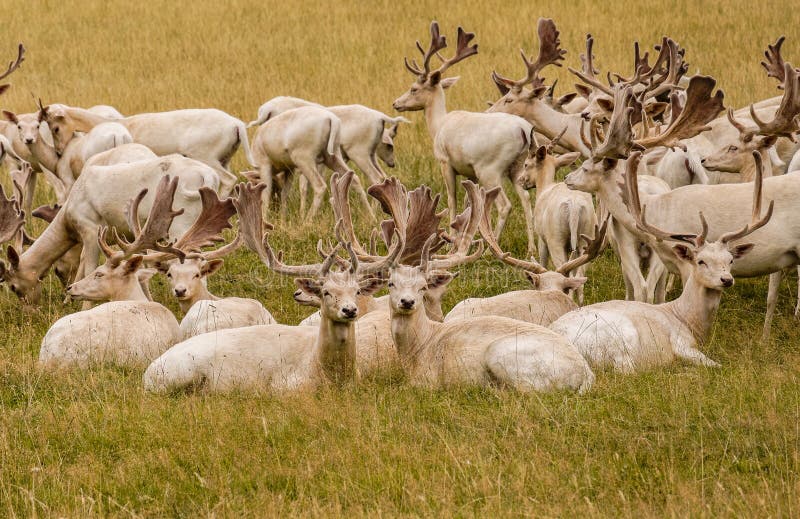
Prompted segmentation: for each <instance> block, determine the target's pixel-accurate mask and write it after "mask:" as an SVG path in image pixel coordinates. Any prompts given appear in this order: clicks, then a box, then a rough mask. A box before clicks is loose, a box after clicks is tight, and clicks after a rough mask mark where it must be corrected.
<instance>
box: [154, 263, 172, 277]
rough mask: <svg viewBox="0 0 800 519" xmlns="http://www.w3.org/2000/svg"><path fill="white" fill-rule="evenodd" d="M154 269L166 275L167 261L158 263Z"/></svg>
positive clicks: (167, 270) (167, 269)
mask: <svg viewBox="0 0 800 519" xmlns="http://www.w3.org/2000/svg"><path fill="white" fill-rule="evenodd" d="M154 267H155V269H156V270H157V271H159V272H160V273H162V274H166V273H167V272H169V262H168V261H159V262H157V263H156V264H155V265H154Z"/></svg>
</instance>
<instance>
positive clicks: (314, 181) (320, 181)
mask: <svg viewBox="0 0 800 519" xmlns="http://www.w3.org/2000/svg"><path fill="white" fill-rule="evenodd" d="M296 164H297V168H298V169H299V170H300V172H301V173H302V174H303V175H304V176H305V177H306V180H308V182H309V184H311V189H312V191H313V192H314V198H313V199H312V200H311V208H310V209H309V210H308V213H307V214H305V215H304V216H305V219H306V221H307V222H310V221H311V220H312V219H313V218H314V217H315V216H316V215H317V211H319V208H320V206H321V205H322V200H323V199H324V197H325V191H326V188H325V178H324V177H323V176H322V174H320V172H319V171H318V170H317V164H316V162H315V161H313V160H312V161H303V162H296Z"/></svg>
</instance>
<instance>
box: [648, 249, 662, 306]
mask: <svg viewBox="0 0 800 519" xmlns="http://www.w3.org/2000/svg"><path fill="white" fill-rule="evenodd" d="M645 284H646V285H647V302H648V303H650V304H653V303H655V304H659V303H663V302H664V299H665V297H666V294H665V289H666V284H667V268H666V267H665V266H664V263H663V262H662V261H661V260H660V259H659V258H658V256H657V255H656V254H655V251H654V252H653V254H651V256H650V268H649V269H647V279H646V281H645Z"/></svg>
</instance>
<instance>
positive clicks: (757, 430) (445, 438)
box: [0, 0, 800, 517]
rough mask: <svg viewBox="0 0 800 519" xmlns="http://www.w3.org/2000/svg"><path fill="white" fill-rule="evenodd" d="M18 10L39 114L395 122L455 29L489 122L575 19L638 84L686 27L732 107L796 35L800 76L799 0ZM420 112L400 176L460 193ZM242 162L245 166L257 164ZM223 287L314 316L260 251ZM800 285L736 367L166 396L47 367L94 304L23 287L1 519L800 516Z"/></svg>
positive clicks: (492, 289) (6, 328)
mask: <svg viewBox="0 0 800 519" xmlns="http://www.w3.org/2000/svg"><path fill="white" fill-rule="evenodd" d="M3 4H4V5H3V9H2V12H3V22H4V23H3V25H4V30H3V32H2V35H0V52H2V54H0V55H2V56H5V57H6V58H7V59H10V58H11V54H12V53H13V51H14V48H15V47H14V46H15V44H16V42H18V41H20V40H21V41H24V42H25V44H26V46H27V47H28V49H29V53H28V58H27V60H26V62H25V64H24V66H23V68H22V69H21V70H20V71H18V72H17V73H15V74H14V76H13V78H12V79H13V83H14V87H13V89H12V90H11V91H10V92H9V93H7V94H6V95H5V96H4V97H3V98H2V104H3V108H6V109H10V110H14V111H18V112H29V111H33V109H34V103H33V100H32V98H31V95H32V94H33V95H34V96H37V97H41V98H42V99H43V100H44V102H45V103H51V102H63V103H67V104H73V105H78V106H90V105H93V104H100V103H104V104H111V105H113V106H115V107H117V108H118V109H119V110H120V111H122V112H123V113H127V114H131V113H137V112H143V111H155V110H169V109H175V108H182V107H217V108H220V109H222V110H225V111H227V112H229V113H231V114H233V115H235V116H237V117H240V118H241V119H243V120H245V121H247V120H250V119H252V118H254V117H255V114H256V110H257V108H258V106H259V105H260V104H261V103H262V102H264V101H265V100H267V99H269V98H271V97H273V96H276V95H295V96H299V97H304V98H308V99H313V100H316V101H319V102H322V103H326V104H335V103H363V104H366V105H369V106H371V107H374V108H377V109H381V110H383V111H385V112H387V113H391V102H392V101H393V100H394V99H395V98H396V97H397V96H399V95H400V94H401V93H403V92H404V91H405V89H406V88H407V87H408V85H409V83H410V82H411V76H410V75H409V74H408V73H407V72H406V71H405V69H404V67H403V65H402V58H403V56H404V55H409V56H411V55H412V53H413V52H416V51H415V50H414V46H413V43H414V40H415V39H418V38H419V39H424V38H425V35H426V34H427V26H428V24H429V22H430V20H431V19H434V18H435V19H438V20H439V21H440V22H441V24H442V29H443V31H444V32H445V34H447V35H448V36H450V35H451V34H453V33H454V31H455V27H456V25H458V24H463V25H464V26H465V27H466V28H467V29H468V30H471V31H475V32H476V33H477V41H478V42H479V44H480V54H479V55H478V56H477V57H475V58H472V59H470V60H468V61H466V62H464V63H462V64H460V65H458V66H456V67H454V69H453V74H460V75H461V77H462V79H461V81H460V82H459V83H458V84H457V85H456V86H455V87H454V88H453V89H452V91H451V92H450V94H449V98H448V102H449V106H450V107H451V108H463V109H471V110H482V109H483V107H484V106H485V101H486V100H490V99H495V98H496V96H497V93H496V90H495V87H494V86H493V84H492V82H491V80H490V79H489V72H490V71H491V70H492V69H494V68H497V70H498V71H500V72H501V73H504V74H506V75H509V76H518V75H520V76H521V75H522V71H521V70H520V63H519V57H518V54H517V49H518V48H519V47H520V46H524V47H525V48H526V49H530V48H531V45H532V44H533V35H534V33H535V22H536V19H537V18H538V17H539V16H550V17H553V18H554V19H555V20H556V22H557V24H558V26H559V29H560V30H561V34H562V36H561V40H562V45H563V46H564V47H565V48H566V49H568V51H569V54H568V56H567V63H568V64H570V65H572V66H576V65H577V63H578V58H577V56H578V54H579V53H580V52H582V51H583V38H584V36H585V34H586V33H587V32H591V33H592V34H593V35H594V36H595V38H596V45H595V54H596V56H597V60H596V63H597V64H598V65H599V66H600V67H601V68H602V69H603V70H607V69H608V68H611V69H613V70H619V71H621V72H623V73H624V74H627V73H628V72H629V70H630V67H631V62H632V56H631V54H632V42H633V40H634V39H637V38H638V39H639V40H640V41H642V42H643V43H645V44H646V45H651V44H652V43H654V42H655V41H656V40H657V39H658V38H659V37H660V36H661V35H662V34H669V35H671V36H672V37H674V38H675V39H677V41H679V42H680V43H681V44H682V45H683V46H685V47H686V48H687V60H688V61H689V63H691V69H690V70H691V71H692V72H694V71H695V70H696V69H699V70H701V71H703V72H704V73H707V74H712V75H714V76H715V77H717V78H718V80H719V83H720V86H721V88H723V89H724V90H725V92H726V101H727V104H730V105H733V106H741V105H743V104H746V103H747V102H749V101H753V100H758V99H761V98H765V97H768V96H772V95H775V90H774V84H773V82H771V81H770V80H767V79H766V77H765V75H764V74H763V73H762V71H761V68H760V66H759V65H758V63H759V61H760V57H761V53H762V51H763V48H764V47H765V45H766V44H767V43H769V42H773V41H774V40H775V38H776V37H777V36H778V35H780V34H786V35H787V36H788V37H789V39H788V40H787V43H786V45H785V46H784V56H786V57H787V59H791V60H793V61H795V62H800V43H798V40H800V38H798V37H800V33H798V30H797V27H798V19H797V15H796V13H795V10H794V9H793V7H792V5H790V4H789V3H788V2H774V3H768V4H766V3H764V4H756V3H754V2H746V1H728V2H714V3H710V2H709V3H705V2H703V3H701V2H692V1H688V0H679V1H676V2H673V3H670V4H671V5H667V4H666V3H664V2H634V1H631V0H622V1H620V2H607V3H603V4H597V3H595V2H589V1H584V0H576V1H573V2H554V1H548V2H526V3H525V4H524V5H522V6H520V5H515V4H517V3H515V2H508V3H504V4H502V5H498V6H491V7H490V6H489V5H488V3H487V2H480V1H476V0H465V1H461V2H445V1H441V2H431V1H407V0H395V1H392V2H388V1H377V2H371V3H369V4H366V3H362V2H273V1H268V2H250V1H240V0H232V1H229V2H211V1H198V2H192V3H185V4H182V3H179V2H168V1H163V0H148V1H147V2H139V3H134V2H120V1H117V0H113V1H109V0H106V1H96V0H91V1H75V0H61V1H53V0H31V1H29V2H26V3H24V4H19V3H12V2H8V1H6V2H3ZM4 59H5V58H4ZM547 76H548V77H549V78H556V77H558V78H560V79H561V81H560V83H559V86H560V88H566V87H567V85H571V84H572V83H573V81H571V80H570V78H569V77H568V74H567V73H566V71H565V70H558V71H552V70H548V71H547ZM562 86H563V87H562ZM560 91H563V90H560ZM411 118H412V119H413V120H414V122H415V124H414V125H413V126H409V127H404V128H402V129H401V133H400V135H399V137H398V139H397V148H398V168H397V170H396V171H395V174H397V175H398V176H400V177H401V178H402V179H403V180H404V181H405V182H406V183H407V184H408V185H411V186H414V185H417V184H419V183H422V182H425V183H428V184H430V185H432V186H434V187H435V188H436V189H440V188H441V180H440V178H439V174H438V172H437V167H436V165H435V163H434V160H433V158H432V155H431V146H430V141H429V138H428V135H427V132H426V130H425V126H424V120H423V119H422V117H420V116H419V115H417V114H412V115H411ZM234 165H235V167H236V168H241V167H243V166H244V162H243V160H242V157H241V154H240V155H239V156H237V158H236V161H235V162H234ZM4 178H5V177H4ZM42 196H43V198H42V200H41V201H42V202H44V201H45V198H44V196H45V195H44V194H43V195H42ZM329 212H330V211H329V209H327V208H326V209H325V214H324V215H323V216H322V217H321V218H320V219H319V222H315V223H314V224H305V225H303V224H300V223H295V222H292V223H291V224H290V225H284V226H280V227H279V228H278V230H277V231H276V232H275V234H274V239H273V241H274V242H275V244H276V245H277V246H280V247H283V248H284V249H286V255H287V257H288V258H289V259H290V260H296V261H300V260H302V259H311V258H312V257H313V244H314V243H315V242H316V240H317V239H318V238H319V237H321V236H328V235H329V234H330V229H331V225H330V224H331V221H330V220H331V218H330V214H329ZM524 241H525V240H524V227H523V222H522V219H521V217H520V213H519V211H515V212H514V213H513V218H512V222H511V223H510V227H509V229H508V231H507V232H506V233H505V234H504V237H503V245H504V246H505V247H507V248H509V249H511V250H513V251H515V252H517V253H522V251H523V250H524V246H525V243H524ZM590 276H591V280H590V282H589V285H588V289H587V297H588V300H589V301H590V302H595V301H601V300H606V299H612V298H619V297H622V296H623V295H624V291H623V284H622V278H621V274H620V271H619V268H618V262H617V261H616V259H615V258H614V257H612V256H611V255H610V253H606V256H604V257H603V258H601V259H600V260H599V261H597V262H596V263H595V264H594V265H593V266H592V268H591V269H590ZM792 283H794V281H792ZM155 285H156V287H155V293H156V296H157V299H159V300H160V301H169V299H168V298H167V296H166V290H165V284H164V280H162V279H159V280H156V281H155ZM211 285H212V287H211V288H212V290H213V291H216V292H217V293H219V294H222V295H240V296H249V297H256V298H258V299H260V300H262V301H263V302H264V304H265V305H266V306H267V307H268V308H269V309H270V310H271V311H272V312H273V314H274V315H275V316H276V317H277V318H278V319H279V320H280V321H282V322H288V323H295V322H298V321H299V320H300V318H302V317H303V316H304V315H305V314H307V313H308V310H307V309H303V308H300V307H298V306H296V305H295V304H294V303H293V301H292V300H291V292H292V289H291V286H292V285H291V283H290V282H289V281H287V280H285V279H282V278H278V277H277V276H274V275H272V274H271V273H270V272H268V271H267V270H266V268H264V267H263V266H262V265H261V264H259V263H258V262H257V260H256V259H255V256H254V255H253V254H251V253H248V252H244V251H242V252H239V253H237V255H236V256H235V257H234V258H232V259H231V260H230V261H229V262H228V263H227V266H226V268H224V269H223V271H222V272H221V273H220V274H219V275H217V276H216V277H215V278H214V279H213V280H212V282H211ZM524 286H525V281H524V279H523V277H522V275H521V274H520V273H518V272H513V271H510V270H508V269H504V268H502V267H500V266H499V265H498V264H497V263H495V262H491V261H488V260H482V261H481V262H479V263H477V264H476V265H473V266H471V267H470V268H467V269H464V272H462V274H461V276H460V278H459V279H458V280H457V281H456V282H455V283H453V287H452V290H451V291H450V293H449V295H448V296H447V300H446V307H447V308H449V307H450V306H452V305H453V304H454V303H455V302H456V301H458V300H460V299H462V298H464V297H467V296H470V295H491V294H495V293H499V292H502V291H505V290H508V289H511V288H521V287H524ZM795 286H796V285H793V284H790V283H789V282H786V283H785V284H784V286H783V287H782V289H781V302H780V306H779V311H778V315H777V317H776V320H775V324H774V326H773V338H772V340H771V341H769V342H767V343H765V344H761V343H759V342H758V337H759V334H760V329H761V322H762V319H763V314H764V306H765V295H766V283H765V280H737V284H736V286H735V287H734V288H732V289H730V290H728V291H727V292H726V294H725V296H724V298H723V302H722V308H721V310H720V313H719V316H718V319H717V322H716V325H715V326H714V329H713V333H712V337H711V340H710V342H709V344H708V345H707V346H706V347H705V350H706V351H707V353H708V354H709V356H711V357H712V358H714V359H715V360H718V361H719V362H721V363H722V364H723V367H722V368H720V369H716V370H708V369H703V368H697V367H688V366H685V365H675V366H673V367H671V368H669V369H664V370H659V371H655V372H652V373H648V374H644V375H640V376H620V375H616V374H614V373H610V372H599V373H597V375H598V378H597V383H596V385H595V387H594V389H593V390H592V391H591V392H590V393H589V394H587V395H584V396H575V395H568V394H550V395H519V394H514V393H511V392H506V391H499V390H498V391H495V390H476V389H470V388H463V389H451V390H448V391H436V392H431V391H421V390H416V389H412V388H410V387H409V386H408V385H407V384H405V383H404V381H403V377H402V375H401V374H397V373H387V374H385V375H384V376H381V377H379V378H376V379H372V380H364V381H362V382H360V383H359V384H357V385H354V386H352V387H346V388H343V389H341V390H332V389H324V390H321V391H319V392H315V393H312V394H303V395H298V396H293V397H286V398H276V397H275V396H273V395H269V394H262V395H246V394H232V395H225V396H209V395H203V394H193V395H182V396H172V397H156V396H151V395H147V394H144V393H143V392H142V390H141V373H140V372H138V371H125V370H118V369H110V368H109V369H97V370H92V371H88V372H82V373H74V374H60V375H52V374H48V373H45V372H42V371H40V370H38V369H37V367H36V358H37V354H38V349H39V344H40V341H41V338H42V336H43V335H44V333H45V332H46V330H47V328H48V327H49V325H50V324H51V323H53V322H54V321H55V320H56V319H57V318H58V317H60V316H62V315H64V314H66V313H69V312H72V311H75V310H76V309H77V305H76V304H69V305H65V304H63V303H62V300H63V293H62V291H61V287H60V286H59V285H58V283H57V281H56V280H55V278H52V277H49V278H48V279H47V280H46V291H45V297H44V298H43V302H42V304H41V306H40V307H39V308H38V309H37V310H36V311H26V312H23V311H21V310H20V306H19V304H18V302H17V300H16V298H15V297H14V296H13V295H12V294H10V292H6V291H3V292H2V293H0V327H1V332H2V333H0V515H2V516H7V517H37V516H38V517H60V516H67V517H86V516H99V515H112V516H146V517H160V516H179V517H196V516H215V517H241V516H257V517H261V516H275V515H281V516H289V515H298V516H310V515H347V516H356V515H369V516H395V515H424V516H431V515H437V516H438V515H441V516H453V515H457V516H523V515H525V516H531V515H535V516H636V517H640V516H667V515H669V516H712V515H714V516H715V515H726V516H742V515H745V516H759V517H763V516H795V517H796V516H798V515H800V504H798V503H800V475H798V473H799V472H800V454H799V452H798V449H799V448H800V425H798V424H800V380H799V378H798V377H799V376H800V348H799V347H798V339H800V331H798V325H797V321H795V320H794V318H793V317H792V311H793V305H794V303H795V294H794V290H795ZM673 296H674V294H673ZM168 304H169V305H171V306H170V307H171V308H173V309H174V310H176V311H177V307H176V305H174V304H173V303H172V302H171V301H170V302H169V303H168Z"/></svg>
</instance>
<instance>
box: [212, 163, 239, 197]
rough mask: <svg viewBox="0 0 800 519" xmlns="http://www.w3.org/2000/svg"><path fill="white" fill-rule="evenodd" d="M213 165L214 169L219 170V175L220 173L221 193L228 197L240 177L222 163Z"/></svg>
mask: <svg viewBox="0 0 800 519" xmlns="http://www.w3.org/2000/svg"><path fill="white" fill-rule="evenodd" d="M212 167H213V168H214V171H216V172H217V175H219V195H220V196H221V197H223V198H226V197H227V196H228V195H230V194H231V192H232V191H233V188H234V186H236V183H237V182H238V181H239V179H238V178H237V177H236V175H235V174H233V173H231V172H230V171H228V169H227V168H225V167H224V166H223V165H221V164H216V165H214V166H212Z"/></svg>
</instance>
